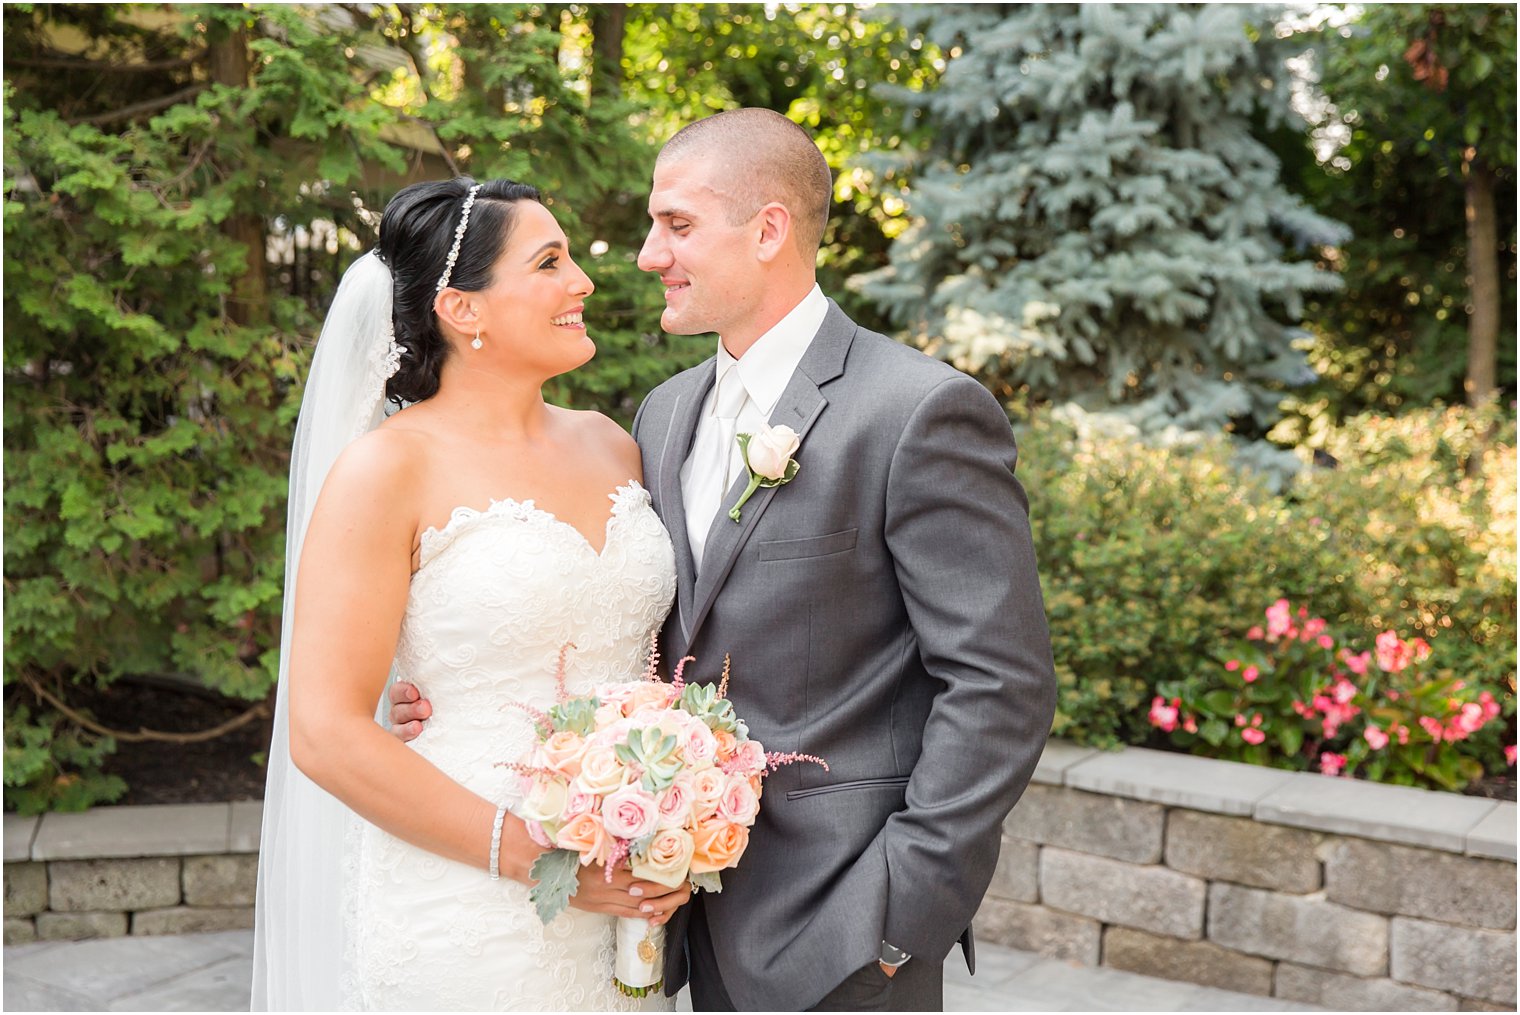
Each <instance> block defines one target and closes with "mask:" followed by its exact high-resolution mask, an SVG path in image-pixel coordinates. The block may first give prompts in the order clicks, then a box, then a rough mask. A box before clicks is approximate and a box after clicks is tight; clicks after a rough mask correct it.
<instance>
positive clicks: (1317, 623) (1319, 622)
mask: <svg viewBox="0 0 1520 1015" xmlns="http://www.w3.org/2000/svg"><path fill="white" fill-rule="evenodd" d="M1324 630H1325V620H1324V618H1323V617H1315V618H1314V619H1312V620H1309V621H1307V622H1306V623H1305V624H1304V633H1303V639H1304V641H1313V640H1314V639H1315V638H1318V637H1319V636H1320V634H1322V633H1323V632H1324Z"/></svg>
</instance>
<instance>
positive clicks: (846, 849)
mask: <svg viewBox="0 0 1520 1015" xmlns="http://www.w3.org/2000/svg"><path fill="white" fill-rule="evenodd" d="M831 195H832V180H831V177H830V173H829V169H828V165H827V163H826V162H825V161H824V159H823V156H822V154H821V153H820V152H819V151H818V148H817V146H816V145H815V144H814V143H813V141H812V139H811V138H810V137H809V136H808V134H807V133H806V132H805V131H804V130H803V129H802V128H800V127H798V126H796V125H795V124H793V123H792V122H791V121H790V120H788V119H787V118H786V117H784V116H781V115H780V114H777V113H774V112H771V111H769V110H764V109H739V110H733V111H730V112H725V113H719V114H717V115H716V116H712V117H709V118H707V119H705V120H701V121H698V122H696V123H693V124H691V125H689V126H687V127H686V128H684V129H683V130H681V131H680V132H679V133H677V134H676V135H675V136H674V137H672V138H671V139H670V141H669V142H668V143H667V144H666V145H665V147H664V148H663V149H662V151H661V152H660V155H659V159H658V161H657V162H656V165H655V172H654V187H653V192H652V193H651V195H650V198H649V214H650V218H651V219H652V225H651V227H650V231H649V236H648V238H647V239H646V240H645V243H644V247H643V250H642V251H641V252H640V254H639V266H640V267H641V268H643V269H644V270H646V271H650V272H654V273H657V274H658V275H659V277H660V281H661V282H662V283H663V284H664V286H665V311H664V314H663V316H662V317H661V324H662V326H663V327H664V329H665V331H667V332H669V333H671V334H678V335H695V334H703V333H708V332H716V333H717V334H718V336H719V338H720V341H719V343H718V348H717V353H716V356H715V357H714V358H713V359H709V360H707V361H706V362H704V363H702V364H701V365H700V366H697V367H694V368H692V369H690V370H687V371H685V372H684V373H681V374H678V375H677V376H675V377H673V378H671V379H670V380H669V381H666V382H665V383H664V384H662V385H660V386H659V387H658V388H656V389H655V390H654V391H653V392H652V393H651V394H650V395H649V397H648V398H647V399H645V401H644V404H643V405H642V406H641V407H640V409H639V413H638V417H637V419H636V420H635V421H634V436H635V438H637V440H638V443H639V447H640V449H641V450H642V452H643V458H644V476H645V485H646V486H647V487H649V489H650V490H651V492H652V494H653V497H654V503H655V507H656V509H657V510H658V511H659V513H660V516H661V518H662V519H663V520H664V522H665V524H666V526H667V527H668V528H669V530H670V536H671V540H672V542H673V543H674V544H675V555H676V567H677V571H678V578H679V588H678V594H677V602H676V608H675V609H673V610H672V611H671V616H670V619H669V621H668V622H667V624H666V628H665V632H664V636H663V639H662V648H663V650H664V654H665V656H666V658H667V659H670V660H675V659H679V658H680V657H682V656H685V655H693V656H696V657H697V658H698V660H699V663H698V665H697V666H696V667H695V671H696V672H698V673H701V674H708V673H709V672H710V671H713V670H715V669H716V668H717V667H718V666H719V665H720V663H721V660H722V658H723V656H724V654H729V655H731V656H732V658H733V678H732V681H731V683H730V685H729V695H730V698H731V699H732V700H733V703H734V707H735V710H736V711H737V713H738V714H739V715H740V716H742V717H743V718H744V719H746V720H747V721H748V723H749V729H750V733H751V735H753V736H754V737H756V738H758V739H759V740H760V741H761V742H762V743H763V744H764V745H765V747H766V749H767V750H771V751H798V752H803V753H807V754H813V755H818V756H821V757H822V758H824V759H825V760H826V761H827V762H828V766H829V767H828V770H827V771H825V770H824V769H822V768H821V767H818V766H815V765H811V764H807V763H803V764H797V765H792V766H790V767H787V768H783V769H781V770H780V772H779V773H778V774H776V775H775V776H773V777H771V778H770V779H768V780H767V781H766V786H765V798H764V801H763V804H762V807H761V812H760V817H759V819H758V820H757V822H756V824H755V827H754V829H753V830H752V836H751V840H750V846H749V848H748V850H747V852H746V854H745V856H744V858H743V860H742V861H741V862H740V864H739V866H738V867H737V868H735V869H733V870H730V871H725V872H724V874H723V884H724V889H723V892H722V893H721V894H716V895H714V894H707V893H703V894H700V895H698V896H697V897H696V899H695V900H694V901H693V902H692V903H691V904H690V905H688V906H686V907H684V909H683V910H682V911H680V912H679V913H678V914H677V916H676V918H675V919H674V920H672V921H671V923H670V925H669V938H668V941H669V944H668V947H667V961H666V971H665V973H666V976H665V984H666V987H665V989H666V992H667V993H670V994H674V993H675V992H676V991H677V990H678V989H679V987H680V986H681V984H682V983H684V982H686V981H687V980H688V979H689V980H690V982H691V987H692V1002H693V1006H694V1007H695V1009H696V1010H698V1011H717V1010H733V1009H745V1010H747V1009H767V1008H768V1009H781V1010H799V1009H805V1008H812V1007H816V1008H819V1009H823V1010H930V1009H939V1008H941V1007H942V1005H943V1002H942V994H941V980H942V964H943V962H944V959H945V956H946V954H947V953H948V952H949V951H950V950H951V948H952V947H953V946H954V944H955V943H956V942H957V940H959V941H960V943H961V944H962V947H963V948H964V950H965V954H966V960H967V964H968V965H970V964H971V963H972V949H971V935H970V924H971V918H972V916H973V915H974V914H975V912H976V910H977V907H978V905H979V903H980V902H981V899H982V895H983V893H984V892H985V891H986V888H987V885H988V882H989V881H990V879H991V877H992V872H993V868H994V866H995V865H996V862H997V857H998V848H999V842H1000V829H1001V825H1002V821H1003V819H1004V817H1005V816H1006V815H1007V814H1008V812H1009V810H1010V809H1011V808H1012V807H1013V805H1014V803H1015V802H1016V801H1017V800H1018V798H1019V795H1020V794H1021V793H1022V792H1023V790H1024V786H1025V785H1026V783H1027V782H1028V780H1029V777H1030V774H1031V773H1032V772H1033V770H1034V766H1035V762H1036V760H1037V759H1038V758H1039V755H1040V751H1041V748H1042V747H1043V745H1044V743H1045V738H1046V735H1047V733H1048V731H1049V729H1050V721H1051V716H1052V713H1053V711H1054V701H1055V675H1054V671H1053V666H1052V662H1051V654H1050V641H1049V635H1048V632H1047V629H1046V624H1045V615H1044V610H1043V606H1042V603H1041V598H1040V586H1039V580H1038V577H1037V575H1036V573H1035V560H1034V553H1033V547H1032V544H1031V539H1030V531H1029V521H1028V514H1027V500H1026V498H1025V495H1024V491H1023V489H1022V487H1021V486H1020V485H1019V483H1018V481H1017V480H1016V479H1014V476H1013V468H1014V463H1015V460H1016V457H1017V453H1016V450H1015V447H1014V441H1013V436H1012V432H1011V429H1010V427H1009V424H1008V419H1007V416H1006V415H1005V414H1004V413H1003V410H1002V409H1001V408H1000V407H999V405H998V403H997V402H996V400H995V399H994V398H993V397H992V396H991V395H990V394H989V393H988V392H987V391H986V390H985V389H984V388H982V387H981V386H980V385H979V384H977V383H976V382H975V381H973V380H972V379H970V378H969V377H967V376H965V375H964V374H961V373H959V372H957V371H956V370H954V369H953V368H951V367H949V366H947V365H945V364H944V363H941V362H938V361H936V360H933V359H931V358H929V357H927V356H925V355H923V354H922V353H920V352H917V351H916V350H913V349H910V348H908V347H907V346H904V345H901V344H899V343H897V342H894V341H892V340H890V339H888V338H885V337H883V336H881V335H878V334H876V333H874V332H870V331H867V330H865V329H863V328H860V327H858V326H857V325H856V324H855V323H854V322H852V321H851V320H850V319H849V318H848V317H846V316H845V314H844V313H843V312H842V311H841V310H840V309H839V307H838V306H837V305H836V304H834V303H833V302H832V301H830V300H829V299H827V298H826V297H825V296H824V295H823V293H822V292H821V291H820V290H819V288H818V286H817V285H816V283H815V281H814V264H815V260H816V256H817V252H818V246H819V243H820V241H821V240H822V237H823V229H824V223H825V221H826V220H827V217H828V209H829V203H830V198H831ZM767 421H768V422H769V423H770V424H771V425H775V426H780V425H785V426H788V427H790V428H792V430H794V431H796V433H797V434H799V435H800V437H801V444H800V447H799V448H798V450H797V452H796V455H795V458H796V461H797V463H798V465H799V466H800V469H799V470H798V472H797V475H796V478H794V479H793V480H792V481H791V482H789V483H786V484H784V485H782V486H779V487H774V488H763V489H761V490H759V491H758V492H757V493H756V494H755V495H754V496H753V497H752V498H751V499H750V500H749V501H748V502H747V503H745V504H744V505H743V507H742V509H741V511H740V516H739V520H738V521H734V520H732V519H731V517H730V515H729V511H730V509H731V508H733V507H734V506H735V504H736V503H737V502H738V500H739V498H740V496H741V494H743V492H744V490H745V488H746V485H747V482H748V478H749V477H748V473H747V471H746V468H745V464H744V462H743V460H742V458H741V456H740V453H739V446H738V443H737V440H736V439H735V438H736V434H739V433H756V432H759V431H760V429H761V426H762V424H764V423H766V422H767ZM394 715H395V718H396V719H398V720H400V721H405V720H407V719H409V718H413V717H414V716H413V715H412V714H411V713H410V712H409V711H408V710H407V708H406V706H400V707H398V709H397V710H396V711H395V713H394ZM683 941H684V947H683Z"/></svg>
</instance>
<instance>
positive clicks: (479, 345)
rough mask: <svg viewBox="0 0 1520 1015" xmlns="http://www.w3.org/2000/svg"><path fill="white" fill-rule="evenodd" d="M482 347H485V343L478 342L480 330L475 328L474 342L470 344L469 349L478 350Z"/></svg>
mask: <svg viewBox="0 0 1520 1015" xmlns="http://www.w3.org/2000/svg"><path fill="white" fill-rule="evenodd" d="M483 345H485V343H484V342H482V341H481V340H480V329H479V328H476V329H475V340H474V341H473V342H471V343H470V348H471V349H479V348H480V347H481V346H483Z"/></svg>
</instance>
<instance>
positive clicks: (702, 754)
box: [681, 722, 718, 765]
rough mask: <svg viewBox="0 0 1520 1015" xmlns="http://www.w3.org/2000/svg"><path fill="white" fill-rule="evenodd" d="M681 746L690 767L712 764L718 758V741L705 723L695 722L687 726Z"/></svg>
mask: <svg viewBox="0 0 1520 1015" xmlns="http://www.w3.org/2000/svg"><path fill="white" fill-rule="evenodd" d="M681 746H682V750H683V751H684V753H685V755H686V763H687V764H688V765H700V764H702V763H703V762H711V761H713V759H715V758H716V757H717V756H718V740H717V738H716V737H714V736H713V733H712V730H710V729H708V728H707V724H706V723H705V722H693V723H691V724H690V725H689V726H687V727H686V729H685V730H684V731H683V739H682V741H681Z"/></svg>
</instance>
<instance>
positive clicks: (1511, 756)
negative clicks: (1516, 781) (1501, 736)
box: [1504, 744, 1515, 768]
mask: <svg viewBox="0 0 1520 1015" xmlns="http://www.w3.org/2000/svg"><path fill="white" fill-rule="evenodd" d="M1504 760H1505V761H1507V762H1509V767H1510V768H1514V767H1515V745H1514V744H1510V745H1509V746H1508V747H1506V748H1504Z"/></svg>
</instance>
